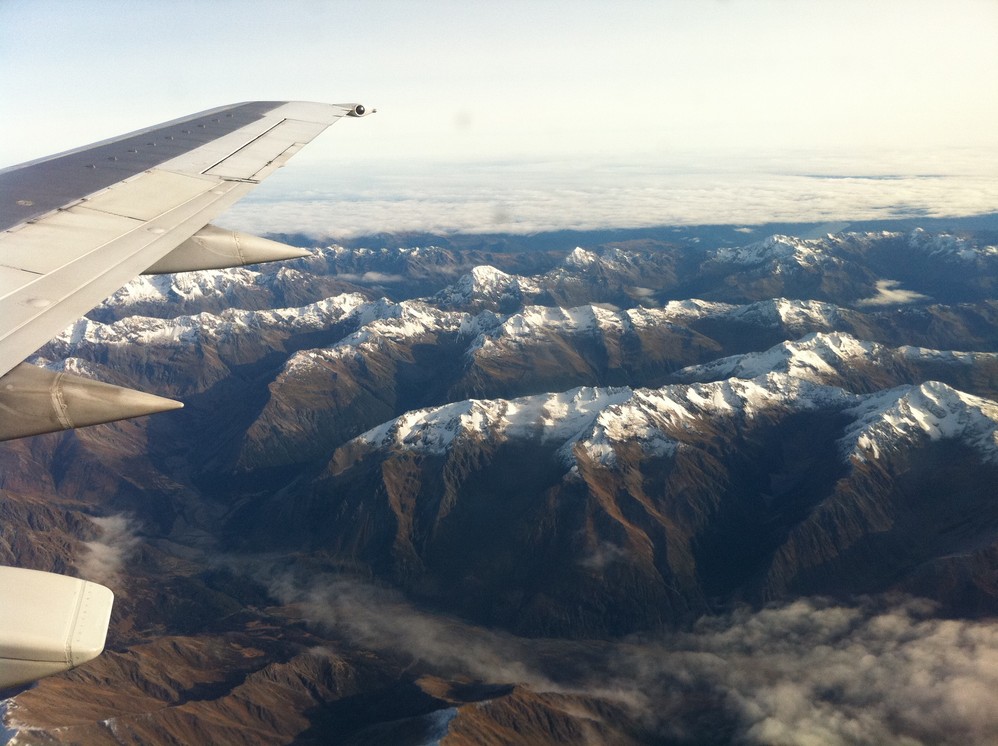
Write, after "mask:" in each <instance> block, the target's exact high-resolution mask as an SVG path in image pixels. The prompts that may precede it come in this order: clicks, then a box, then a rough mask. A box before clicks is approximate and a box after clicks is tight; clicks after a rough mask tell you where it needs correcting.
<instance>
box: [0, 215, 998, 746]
mask: <svg viewBox="0 0 998 746" xmlns="http://www.w3.org/2000/svg"><path fill="white" fill-rule="evenodd" d="M996 282H998V248H996V247H995V246H994V245H992V243H991V242H990V241H989V240H988V234H983V233H979V234H974V233H972V232H967V233H960V232H952V233H939V232H927V231H923V230H913V231H912V230H905V231H897V232H890V231H878V232H863V233H841V234H835V235H830V236H827V237H824V238H808V239H804V238H798V237H794V236H789V235H772V236H769V237H766V238H763V239H761V240H757V241H751V240H747V241H746V242H745V243H743V244H741V245H732V244H730V243H728V242H725V243H723V245H721V244H719V245H715V246H711V245H707V243H706V242H699V243H696V244H691V243H689V242H687V243H683V242H681V241H678V240H677V241H676V242H674V243H670V242H668V241H663V240H658V239H656V240H651V239H648V240H639V239H631V240H627V241H620V242H617V243H604V244H602V245H594V246H587V247H579V248H575V249H574V250H570V251H560V250H559V251H555V250H549V251H546V250H543V249H538V250H532V251H515V252H511V251H502V250H498V249H486V248H468V249H464V250H459V249H456V248H453V247H447V248H445V247H435V246H432V245H430V246H425V247H418V248H416V247H409V248H398V249H392V248H383V249H382V248H378V249H370V248H363V247H360V248H344V247H340V246H330V247H325V248H316V249H315V250H314V252H313V256H312V257H310V258H307V259H303V260H299V261H295V262H291V263H288V264H286V265H284V266H274V267H269V268H264V267H260V268H255V269H240V270H230V271H222V272H198V273H187V274H181V275H174V276H162V277H157V278H141V279H139V280H136V281H135V282H134V283H132V284H131V285H129V286H128V287H126V288H124V289H123V290H121V291H120V292H118V293H117V294H115V295H114V296H113V297H112V298H110V299H108V300H107V301H106V302H105V303H104V304H102V305H101V306H100V307H98V308H96V309H94V311H93V312H91V313H90V314H88V316H87V317H86V318H84V319H81V320H80V321H79V322H77V323H76V324H74V325H73V326H72V327H71V328H70V329H67V330H66V331H65V332H64V333H63V334H62V335H61V336H60V337H58V338H57V339H55V340H53V341H52V342H51V343H49V344H48V345H46V346H45V347H44V348H43V349H42V350H40V351H39V353H38V359H37V360H36V361H35V362H43V363H45V364H48V365H50V366H54V367H60V368H66V369H68V370H71V371H73V372H77V373H79V374H80V375H86V376H92V377H94V378H98V379H101V380H105V381H108V382H111V383H117V384H120V385H126V386H131V387H134V388H139V389H143V390H147V391H151V392H154V393H157V394H160V395H165V396H172V397H176V398H180V399H182V400H183V401H184V402H185V408H184V409H183V410H180V411H178V412H175V413H169V414H165V415H160V416H156V417H152V418H146V419H140V420H135V421H130V422H121V423H116V424H112V425H104V426H98V427H94V428H89V429H85V430H80V431H75V432H69V433H63V434H55V435H48V436H39V437H35V438H31V439H26V440H22V441H15V442H10V443H6V444H2V445H0V490H2V493H0V516H2V521H0V561H2V562H4V563H7V564H16V565H20V566H24V567H35V568H38V569H46V570H53V571H57V572H66V573H70V574H78V575H81V576H83V577H87V578H90V579H93V580H97V581H99V582H104V583H105V584H107V585H109V586H110V587H111V588H112V589H113V590H114V591H115V593H116V605H115V611H114V614H113V616H112V628H111V632H110V634H109V642H108V649H107V652H106V653H105V654H104V655H102V656H101V657H100V658H99V659H97V660H96V661H94V662H93V663H91V664H88V665H87V666H84V667H82V668H80V669H77V670H75V671H72V672H69V673H67V674H65V675H62V676H57V677H52V678H49V679H46V680H43V681H42V682H40V683H38V684H37V685H35V686H34V687H33V688H31V689H29V690H27V691H24V692H20V693H11V696H10V697H9V698H8V699H6V700H4V702H3V705H2V707H3V712H4V715H3V718H4V719H3V723H4V726H3V727H4V728H5V729H6V730H4V731H0V733H2V734H3V735H6V736H7V737H9V738H11V739H12V742H13V743H61V742H66V743H148V742H157V741H160V742H186V743H195V742H205V743H207V742H215V743H289V742H292V741H294V742H299V743H347V744H367V743H400V744H404V743H411V744H421V743H436V742H440V743H444V744H460V743H494V744H508V743H585V742H590V743H669V744H672V743H727V742H730V741H732V740H740V741H743V742H749V743H772V742H781V741H780V739H781V738H784V739H785V738H786V734H788V733H793V734H801V733H809V734H810V735H812V736H813V737H814V738H815V739H817V741H816V742H830V743H835V742H857V741H858V742H884V743H891V742H897V743H901V742H904V743H918V742H924V743H941V742H950V743H963V742H967V741H968V740H969V741H974V740H976V741H981V740H988V739H994V738H998V719H996V718H995V717H994V716H993V715H990V714H989V713H990V711H991V708H990V707H987V706H985V705H984V704H983V703H984V702H985V699H986V698H985V699H974V697H975V696H976V695H974V694H973V693H974V692H981V693H982V694H981V695H980V697H984V694H983V692H987V691H993V689H989V687H992V686H993V685H996V684H998V681H994V680H993V679H994V673H993V671H990V670H989V669H988V667H987V666H985V665H983V664H978V661H981V660H984V661H986V660H990V659H993V656H994V655H996V654H998V632H996V631H995V626H994V625H993V622H991V621H990V620H991V619H993V618H994V617H995V615H998V501H996V499H995V498H996V493H995V487H994V485H996V484H998V403H996V400H998V300H995V298H996V294H995V290H996V288H995V283H996ZM947 640H950V641H952V640H959V641H961V642H951V643H950V644H947ZM844 651H852V652H851V653H848V654H847V653H846V652H844ZM886 651H893V652H892V653H891V659H890V661H887V660H886V659H885V658H884V656H885V655H887V652H886ZM849 655H853V656H854V657H855V656H856V655H859V658H858V660H863V661H866V663H864V664H862V665H865V666H867V667H868V670H867V672H866V673H865V674H864V675H863V676H860V677H859V678H858V679H853V678H849V677H848V676H847V675H846V673H845V671H846V670H852V668H851V667H852V666H853V661H851V660H850V658H849ZM863 655H866V656H867V657H866V658H863V657H862V656H863ZM989 656H990V657H989ZM711 661H715V663H711ZM716 661H725V662H726V664H725V665H723V666H720V667H719V666H718V665H717V664H716ZM818 671H820V672H821V675H820V676H819V675H818V673H817V672H818ZM925 671H933V672H935V673H934V674H932V675H929V676H928V678H926V677H925V676H926V675H925V674H924V672H925ZM764 672H768V673H765V674H764ZM920 676H921V678H920ZM781 686H782V689H781V688H780V687H781ZM787 687H790V689H788V688H787ZM791 690H792V691H793V692H794V693H793V694H792V695H791V694H790V692H791ZM899 691H902V692H903V694H904V697H900V698H899V697H898V696H897V693H898V692H899ZM787 697H799V701H798V702H797V705H796V706H795V707H790V706H789V705H787V701H788V700H787ZM794 701H797V700H794ZM788 708H789V709H788ZM968 713H969V714H968ZM781 734H782V735H781ZM904 739H909V740H908V741H905V740H904Z"/></svg>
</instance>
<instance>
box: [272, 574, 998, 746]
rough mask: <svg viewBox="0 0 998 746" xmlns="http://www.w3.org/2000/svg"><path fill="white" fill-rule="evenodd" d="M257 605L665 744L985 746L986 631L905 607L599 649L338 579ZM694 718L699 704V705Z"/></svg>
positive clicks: (762, 616) (706, 628) (735, 620)
mask: <svg viewBox="0 0 998 746" xmlns="http://www.w3.org/2000/svg"><path fill="white" fill-rule="evenodd" d="M266 582H267V583H268V585H269V587H270V589H271V592H272V593H273V594H274V595H275V596H276V597H278V598H279V599H280V600H281V601H283V602H285V603H293V604H296V605H297V606H299V608H300V609H301V610H302V612H303V613H304V615H305V617H306V618H307V619H308V620H309V621H310V622H312V623H313V624H315V625H317V626H319V627H321V628H326V629H328V630H331V631H335V632H336V633H337V634H342V635H345V636H346V637H348V638H349V639H351V640H352V641H353V642H354V643H356V644H359V645H362V646H366V647H371V648H374V649H382V650H387V649H390V650H393V651H396V652H402V653H405V654H408V655H410V656H412V657H413V658H415V659H419V660H421V661H423V662H425V663H426V664H429V665H431V666H435V667H436V668H437V669H438V670H439V671H441V672H442V673H444V674H450V675H458V674H462V675H465V676H470V677H474V678H476V679H479V680H482V681H486V682H492V683H517V684H522V685H525V686H528V687H530V688H532V689H533V690H535V691H538V692H557V693H562V694H572V695H578V696H582V697H588V698H594V699H597V700H603V701H606V702H608V703H610V704H613V705H614V706H616V707H621V708H624V709H625V710H626V711H628V712H630V713H632V715H633V717H634V718H635V719H636V720H637V721H639V722H641V723H643V724H644V725H645V727H648V728H651V729H653V730H655V731H657V732H659V733H661V734H662V735H663V736H667V737H671V738H678V739H690V740H692V741H696V740H697V739H699V738H703V737H705V736H707V735H709V734H713V735H714V736H716V734H717V733H718V732H721V733H728V734H730V736H731V738H732V739H733V740H736V741H741V742H746V743H758V744H802V743H804V744H808V743H811V744H852V743H881V744H918V743H926V744H928V743H933V744H935V743H953V744H957V743H960V744H964V743H985V742H996V741H998V709H996V708H995V707H994V692H995V691H998V623H995V622H991V621H964V620H947V619H939V618H936V617H935V616H933V608H932V606H931V604H929V603H927V602H924V601H919V600H913V599H893V600H885V599H866V600H864V601H862V602H859V603H857V604H856V605H854V606H844V605H837V604H832V603H827V602H824V601H822V600H820V599H805V600H799V601H796V602H793V603H789V604H786V605H783V606H776V607H773V608H767V609H764V610H761V611H755V612H753V611H750V610H747V609H743V610H740V611H737V612H736V613H733V614H730V615H726V616H718V617H712V618H705V619H703V620H701V621H700V623H698V625H696V627H695V628H694V629H693V630H691V631H689V632H683V633H669V634H666V633H662V634H658V635H654V636H646V637H641V638H630V639H627V640H620V641H614V642H607V643H592V642H571V641H552V640H529V639H522V638H517V637H514V636H512V635H508V634H505V633H501V632H496V631H492V630H486V629H483V628H479V627H475V626H473V625H469V624H466V623H464V622H461V621H458V620H455V619H452V618H449V617H444V616H440V615H433V614H429V613H426V612H424V611H420V610H418V609H416V608H414V607H413V606H412V605H411V604H409V603H407V602H406V601H404V600H403V599H402V598H401V597H400V596H398V595H397V594H394V593H392V592H390V591H386V590H384V589H379V588H374V587H371V586H367V585H363V584H359V583H357V582H354V581H349V580H344V579H342V578H338V577H322V578H313V579H312V580H310V581H309V582H308V583H307V584H304V585H303V584H301V583H297V582H295V581H294V580H292V579H291V576H290V575H276V576H275V575H272V574H271V575H268V577H267V578H266ZM705 703H706V704H705Z"/></svg>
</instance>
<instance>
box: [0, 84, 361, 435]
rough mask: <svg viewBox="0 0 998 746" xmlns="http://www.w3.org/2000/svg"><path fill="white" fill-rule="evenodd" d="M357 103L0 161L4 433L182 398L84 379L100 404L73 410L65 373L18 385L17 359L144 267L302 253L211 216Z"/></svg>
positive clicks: (187, 122)
mask: <svg viewBox="0 0 998 746" xmlns="http://www.w3.org/2000/svg"><path fill="white" fill-rule="evenodd" d="M366 114H367V112H366V111H365V109H364V107H363V106H361V105H359V104H322V103H314V102H306V101H253V102H247V103H242V104H234V105H232V106H223V107H220V108H217V109H211V110H209V111H205V112H201V113H199V114H194V115H191V116H188V117H184V118H182V119H177V120H174V121H172V122H167V123H165V124H162V125H158V126H155V127H151V128H148V129H144V130H140V131H138V132H133V133H130V134H128V135H123V136H121V137H116V138H113V139H111V140H105V141H103V142H100V143H95V144H94V145H90V146H87V147H84V148H79V149H77V150H71V151H68V152H66V153H61V154H59V155H55V156H52V157H50V158H44V159H41V160H37V161H32V162H30V163H25V164H22V165H20V166H13V167H11V168H7V169H4V170H2V171H0V230H2V231H3V232H2V233H0V376H2V377H0V420H2V422H0V439H8V438H11V437H22V436H25V435H33V434H37V433H40V432H51V431H53V430H60V429H65V428H67V427H74V426H78V425H82V424H94V423H96V422H107V421H111V420H114V419H121V418H123V417H129V416H136V414H148V413H150V412H152V411H159V410H161V409H166V408H175V407H176V406H178V403H176V402H170V401H169V400H164V399H161V398H159V397H151V396H149V397H148V398H146V399H145V400H143V401H142V402H141V403H140V405H139V406H138V407H137V408H136V409H134V410H133V409H121V408H119V407H117V406H116V402H119V401H121V400H122V399H124V398H126V397H124V396H123V395H122V394H121V393H120V392H117V393H113V388H114V387H109V386H104V387H103V388H101V389H100V390H94V388H93V387H90V388H89V389H88V395H89V396H91V397H93V396H96V397H98V398H97V400H96V403H95V402H94V400H93V399H91V400H90V406H91V407H92V408H95V409H96V410H98V412H99V410H100V407H99V402H100V401H101V397H102V396H104V394H108V395H109V396H108V398H107V407H106V411H105V412H104V414H105V415H106V416H104V417H103V418H101V417H100V416H97V417H91V418H90V419H89V420H88V421H80V420H74V419H73V418H70V417H66V416H63V415H62V414H60V411H59V410H60V409H61V408H63V402H62V400H61V398H60V395H59V393H58V392H61V391H65V390H67V389H66V388H65V383H66V381H67V379H69V378H71V377H70V376H68V374H66V373H55V372H51V371H44V370H40V369H39V372H38V373H31V374H30V380H31V385H30V386H25V385H24V382H25V380H27V378H26V374H25V373H24V370H23V369H24V367H25V364H24V363H22V361H23V360H24V359H25V358H27V357H28V356H29V355H30V354H32V353H33V352H34V351H35V350H37V349H38V348H39V347H40V346H41V345H43V344H44V343H45V342H47V341H48V340H49V339H51V338H52V337H54V336H55V335H57V334H59V332H61V331H62V330H63V329H65V328H66V327H67V326H68V325H69V324H71V323H72V322H73V321H74V320H76V319H78V318H79V317H80V316H82V315H83V314H85V313H86V312H87V311H89V310H90V309H91V308H93V307H94V306H95V305H97V304H98V303H99V302H100V301H102V300H103V299H104V298H106V297H107V296H108V295H110V294H111V293H113V292H114V291H116V290H117V289H118V288H120V287H121V286H122V285H124V284H126V283H127V282H129V281H130V280H131V279H133V278H134V277H136V276H138V275H139V274H141V273H143V272H180V271H187V270H194V269H209V268H220V267H231V266H240V265H243V264H249V263H256V262H260V261H272V260H276V259H289V258H295V257H300V256H303V255H305V253H304V252H302V251H301V250H300V249H296V248H293V247H290V246H284V245H283V244H278V243H277V242H274V241H267V240H265V239H262V238H258V237H256V236H248V235H246V234H241V233H236V232H232V231H223V230H221V229H219V228H216V227H215V226H212V225H210V221H211V220H212V219H213V218H215V217H216V216H218V215H219V214H221V213H222V212H224V211H225V210H226V209H227V208H228V207H229V206H231V205H232V204H234V203H235V202H236V201H237V200H239V199H241V198H242V197H244V196H245V195H246V194H247V193H248V192H249V191H250V190H252V189H253V188H254V187H255V186H256V185H257V184H259V183H260V182H261V181H262V180H263V179H265V178H266V177H267V176H269V175H270V174H271V173H273V172H274V171H275V170H276V169H278V168H280V167H281V166H283V165H284V164H285V163H286V162H287V160H288V159H289V158H291V156H292V155H294V154H295V153H297V152H298V151H299V150H301V148H302V147H304V146H305V145H306V144H307V143H308V142H310V141H311V140H312V139H314V138H315V137H316V136H317V135H318V134H319V133H321V132H322V131H323V130H324V129H326V127H328V126H329V125H330V124H332V123H333V122H336V121H337V120H339V119H340V118H342V117H345V116H352V117H358V116H364V115H366ZM15 366H18V368H17V369H15ZM17 370H20V372H17ZM57 378H58V380H57ZM112 394H113V395H112ZM133 399H134V397H132V399H129V401H132V400H133ZM43 410H44V411H43ZM39 412H41V415H40V416H36V414H37V413H39ZM32 413H36V414H32Z"/></svg>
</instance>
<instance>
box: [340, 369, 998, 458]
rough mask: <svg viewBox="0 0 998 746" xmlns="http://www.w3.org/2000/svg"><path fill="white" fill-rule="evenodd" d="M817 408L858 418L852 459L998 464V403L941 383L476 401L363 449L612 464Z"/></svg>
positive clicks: (390, 425)
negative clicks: (502, 450)
mask: <svg viewBox="0 0 998 746" xmlns="http://www.w3.org/2000/svg"><path fill="white" fill-rule="evenodd" d="M819 410H828V411H843V412H846V413H847V414H849V415H851V416H852V417H854V418H855V419H854V421H853V423H852V424H851V425H849V426H848V427H847V428H846V430H845V434H844V436H843V437H842V438H841V439H840V441H839V444H840V447H841V448H842V454H843V456H844V457H846V458H849V457H853V458H857V459H859V460H866V459H868V458H873V459H876V458H879V457H880V456H882V455H885V454H887V453H890V452H892V451H896V450H898V449H899V448H901V447H903V446H904V445H910V444H912V443H914V442H916V441H917V439H919V438H921V437H928V438H932V439H938V438H960V439H962V440H965V441H967V442H968V443H970V444H971V445H973V446H974V447H975V448H977V449H978V450H979V451H980V452H981V454H982V457H984V458H986V459H989V460H992V461H998V404H996V403H995V402H991V401H989V400H987V399H981V398H979V397H975V396H970V395H968V394H964V393H962V392H959V391H956V390H955V389H952V388H950V387H949V386H946V385H945V384H941V383H938V382H935V381H930V382H928V383H925V384H922V385H921V386H902V387H899V388H896V389H891V390H889V391H886V392H879V393H877V394H868V395H859V394H851V393H848V392H846V391H843V390H842V389H839V388H836V387H834V386H823V385H820V384H815V383H810V382H808V381H805V380H801V379H800V378H796V377H794V376H789V375H786V374H783V373H769V374H767V375H763V376H759V377H757V378H754V379H750V380H742V379H729V380H725V381H717V382H713V383H696V384H692V385H685V384H674V385H669V386H663V387H661V388H659V389H636V390H632V389H630V388H627V387H623V388H590V387H580V388H576V389H571V390H570V391H566V392H563V393H559V394H538V395H534V396H526V397H521V398H518V399H512V400H505V399H494V400H478V399H470V400H466V401H461V402H455V403H452V404H447V405H444V406H441V407H431V408H427V409H420V410H415V411H412V412H407V413H406V414H404V415H401V416H400V417H397V418H395V419H393V420H390V421H388V422H386V423H384V424H382V425H380V426H378V427H376V428H374V429H372V430H369V431H368V432H366V433H364V434H362V435H360V436H358V437H357V438H356V439H355V441H357V442H361V443H366V444H368V445H371V446H374V447H379V448H390V449H402V450H412V451H416V452H419V453H428V454H438V455H440V454H445V453H446V452H447V451H448V450H449V449H450V448H451V446H452V445H453V444H454V443H455V442H460V441H461V440H464V439H473V440H483V441H486V440H490V441H498V442H502V441H505V440H509V439H514V438H537V439H539V440H540V441H541V442H544V443H552V442H553V443H556V444H558V452H559V454H560V455H561V457H562V458H563V459H564V460H565V462H566V464H568V465H573V464H577V461H576V459H577V457H578V455H579V453H585V454H587V455H588V456H589V457H590V458H592V459H594V460H596V461H598V462H599V463H602V464H604V465H607V466H612V465H614V464H615V463H616V461H617V451H616V449H617V447H618V446H621V445H625V444H633V443H637V444H638V445H639V446H640V447H641V449H642V451H643V452H644V453H646V454H648V455H658V456H661V455H666V454H671V453H673V452H675V450H676V449H677V448H679V447H681V444H682V443H683V442H686V441H689V440H690V439H691V438H692V439H694V440H695V439H696V438H697V436H698V435H702V434H706V433H708V432H709V430H710V429H711V428H713V427H715V426H717V423H718V422H719V421H720V420H723V419H731V420H734V421H736V422H740V423H746V422H748V421H750V420H752V419H753V418H756V417H758V416H760V415H763V414H767V413H774V414H775V413H778V412H780V411H789V412H806V411H819ZM724 427H727V426H724Z"/></svg>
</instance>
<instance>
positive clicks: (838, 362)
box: [676, 332, 889, 383]
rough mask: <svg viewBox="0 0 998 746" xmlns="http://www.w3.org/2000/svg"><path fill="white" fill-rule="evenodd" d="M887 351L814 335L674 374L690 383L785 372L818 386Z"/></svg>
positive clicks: (843, 337)
mask: <svg viewBox="0 0 998 746" xmlns="http://www.w3.org/2000/svg"><path fill="white" fill-rule="evenodd" d="M888 352H889V350H888V348H885V347H884V346H883V345H879V344H877V343H875V342H863V341H860V340H858V339H856V338H855V337H853V336H852V335H850V334H846V333H844V332H833V333H831V334H826V333H824V332H815V333H812V334H808V335H807V336H805V337H802V338H801V339H799V340H797V341H796V342H794V341H787V342H781V343H780V344H778V345H774V346H773V347H770V348H769V349H768V350H766V351H765V352H750V353H746V354H744V355H731V356H730V357H723V358H720V359H718V360H714V361H713V362H710V363H706V364H704V365H691V366H689V367H686V368H683V369H682V370H680V371H678V372H677V373H676V375H677V376H678V377H679V378H683V379H690V380H698V379H704V378H706V379H713V380H716V379H719V378H755V377H756V376H761V375H765V374H766V373H786V374H788V375H791V376H795V377H797V378H803V379H806V380H808V381H814V382H819V383H820V382H821V381H823V380H824V379H825V378H826V377H827V376H831V375H834V374H835V373H836V372H838V370H839V369H840V368H841V367H843V366H844V365H847V364H850V363H853V364H854V363H855V362H857V361H860V360H862V361H868V362H875V361H880V360H882V359H883V358H884V357H885V355H886V354H888Z"/></svg>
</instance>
